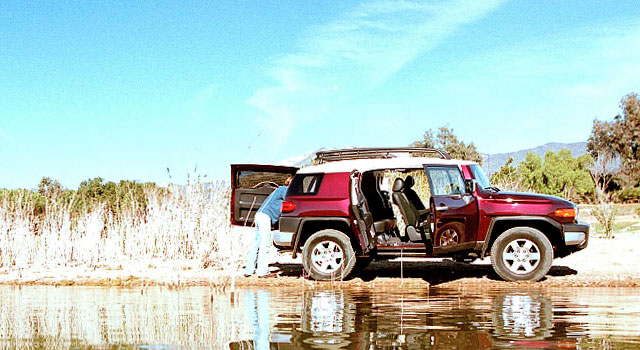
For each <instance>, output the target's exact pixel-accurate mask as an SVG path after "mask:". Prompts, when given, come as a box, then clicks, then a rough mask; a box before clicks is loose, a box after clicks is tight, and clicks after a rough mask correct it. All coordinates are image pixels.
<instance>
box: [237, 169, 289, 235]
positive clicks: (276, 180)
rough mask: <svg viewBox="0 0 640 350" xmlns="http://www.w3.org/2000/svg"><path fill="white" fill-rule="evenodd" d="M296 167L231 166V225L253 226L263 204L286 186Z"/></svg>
mask: <svg viewBox="0 0 640 350" xmlns="http://www.w3.org/2000/svg"><path fill="white" fill-rule="evenodd" d="M296 171H298V168H296V167H287V166H277V165H260V164H232V165H231V205H230V207H231V224H232V225H243V226H251V225H253V217H254V216H255V214H256V211H257V210H258V208H260V205H261V204H262V202H264V200H265V199H267V197H268V196H269V195H270V194H271V192H273V191H274V190H275V189H276V188H278V186H284V182H285V180H286V179H287V177H289V175H294V174H295V173H296Z"/></svg>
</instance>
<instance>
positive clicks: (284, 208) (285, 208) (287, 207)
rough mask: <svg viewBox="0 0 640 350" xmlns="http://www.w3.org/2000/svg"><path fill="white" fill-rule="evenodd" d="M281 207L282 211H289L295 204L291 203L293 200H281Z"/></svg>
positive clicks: (294, 207)
mask: <svg viewBox="0 0 640 350" xmlns="http://www.w3.org/2000/svg"><path fill="white" fill-rule="evenodd" d="M281 209H282V212H283V213H290V212H292V211H293V210H294V209H296V204H295V203H293V202H289V201H284V202H282V208H281Z"/></svg>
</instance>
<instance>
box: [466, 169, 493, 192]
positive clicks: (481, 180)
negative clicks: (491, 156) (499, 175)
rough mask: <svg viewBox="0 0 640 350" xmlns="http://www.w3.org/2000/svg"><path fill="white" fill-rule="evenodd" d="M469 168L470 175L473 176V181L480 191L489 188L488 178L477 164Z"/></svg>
mask: <svg viewBox="0 0 640 350" xmlns="http://www.w3.org/2000/svg"><path fill="white" fill-rule="evenodd" d="M469 168H470V169H471V173H472V174H473V177H474V179H475V180H476V182H477V183H478V186H479V187H480V188H481V189H485V188H487V187H490V186H491V182H489V178H488V177H487V175H485V174H484V171H483V170H482V168H481V167H480V166H479V165H478V164H472V165H470V166H469Z"/></svg>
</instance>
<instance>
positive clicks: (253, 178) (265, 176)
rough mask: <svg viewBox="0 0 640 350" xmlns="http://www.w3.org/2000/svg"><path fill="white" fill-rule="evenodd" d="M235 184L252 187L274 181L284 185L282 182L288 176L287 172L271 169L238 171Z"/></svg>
mask: <svg viewBox="0 0 640 350" xmlns="http://www.w3.org/2000/svg"><path fill="white" fill-rule="evenodd" d="M237 176H238V178H237V180H236V181H237V182H236V184H237V185H236V186H237V187H238V188H254V187H256V186H259V185H261V184H267V183H274V184H278V185H279V186H284V182H285V181H286V180H287V178H288V177H289V176H290V174H288V173H281V172H271V171H250V170H245V171H240V172H239V173H238V175H237Z"/></svg>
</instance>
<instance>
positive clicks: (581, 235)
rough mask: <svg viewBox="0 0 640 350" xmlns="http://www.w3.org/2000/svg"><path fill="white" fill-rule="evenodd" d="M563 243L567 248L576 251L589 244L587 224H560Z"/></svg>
mask: <svg viewBox="0 0 640 350" xmlns="http://www.w3.org/2000/svg"><path fill="white" fill-rule="evenodd" d="M562 233H563V234H564V244H565V246H566V247H567V249H570V250H572V251H578V250H581V249H584V248H586V247H587V244H589V224H585V223H583V222H578V223H576V224H564V225H562Z"/></svg>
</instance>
